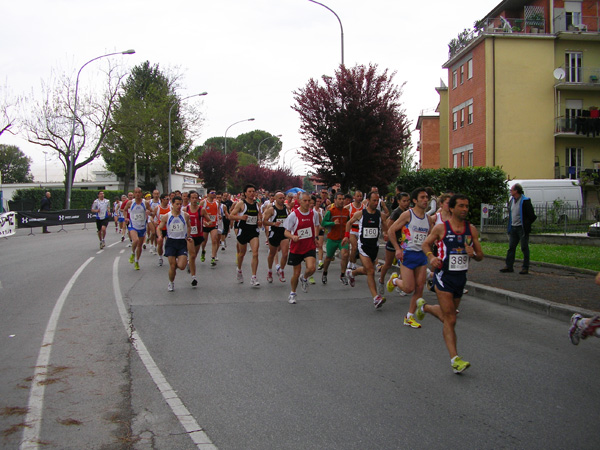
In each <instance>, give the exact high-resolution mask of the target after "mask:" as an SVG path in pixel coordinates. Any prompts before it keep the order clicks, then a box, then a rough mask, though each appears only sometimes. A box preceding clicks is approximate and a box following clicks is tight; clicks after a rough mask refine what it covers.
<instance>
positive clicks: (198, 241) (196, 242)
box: [192, 236, 204, 247]
mask: <svg viewBox="0 0 600 450" xmlns="http://www.w3.org/2000/svg"><path fill="white" fill-rule="evenodd" d="M192 239H193V240H194V247H198V246H199V245H200V244H202V243H203V242H204V236H192Z"/></svg>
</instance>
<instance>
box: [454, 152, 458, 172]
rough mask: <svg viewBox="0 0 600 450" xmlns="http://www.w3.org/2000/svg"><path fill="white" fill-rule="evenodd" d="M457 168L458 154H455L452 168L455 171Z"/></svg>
mask: <svg viewBox="0 0 600 450" xmlns="http://www.w3.org/2000/svg"><path fill="white" fill-rule="evenodd" d="M457 167H458V154H457V153H455V154H454V168H455V169H456V168H457Z"/></svg>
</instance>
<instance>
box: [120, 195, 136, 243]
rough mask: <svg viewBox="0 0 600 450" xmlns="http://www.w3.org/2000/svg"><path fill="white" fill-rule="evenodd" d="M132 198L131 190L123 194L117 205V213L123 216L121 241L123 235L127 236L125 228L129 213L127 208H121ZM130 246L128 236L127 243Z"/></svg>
mask: <svg viewBox="0 0 600 450" xmlns="http://www.w3.org/2000/svg"><path fill="white" fill-rule="evenodd" d="M131 200H133V192H128V193H127V195H126V196H125V195H123V197H122V201H121V205H120V206H119V214H120V215H122V216H123V225H122V227H121V233H122V235H121V242H123V241H124V240H125V236H126V235H127V236H129V230H128V229H127V219H128V218H129V213H128V212H127V210H125V209H123V208H124V207H125V205H126V204H127V202H128V201H131ZM128 247H131V238H129V245H128Z"/></svg>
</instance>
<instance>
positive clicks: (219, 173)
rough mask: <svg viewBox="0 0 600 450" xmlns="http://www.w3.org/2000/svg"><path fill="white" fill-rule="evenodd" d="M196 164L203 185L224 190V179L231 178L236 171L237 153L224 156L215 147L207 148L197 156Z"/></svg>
mask: <svg viewBox="0 0 600 450" xmlns="http://www.w3.org/2000/svg"><path fill="white" fill-rule="evenodd" d="M198 165H199V167H200V171H199V175H200V177H201V178H202V179H203V183H204V186H206V187H208V188H215V189H218V190H224V189H225V187H226V186H225V182H226V180H227V179H228V178H229V179H231V178H233V177H234V175H235V173H236V170H237V153H235V152H232V153H229V154H228V155H227V156H226V155H225V154H223V153H222V152H220V151H219V150H218V149H216V148H208V149H206V150H205V151H203V152H202V154H201V155H200V157H199V158H198Z"/></svg>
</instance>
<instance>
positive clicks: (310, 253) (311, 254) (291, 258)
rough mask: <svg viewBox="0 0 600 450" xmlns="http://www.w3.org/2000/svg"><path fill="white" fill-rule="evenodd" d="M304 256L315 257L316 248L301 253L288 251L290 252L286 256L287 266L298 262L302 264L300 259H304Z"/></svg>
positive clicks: (295, 264)
mask: <svg viewBox="0 0 600 450" xmlns="http://www.w3.org/2000/svg"><path fill="white" fill-rule="evenodd" d="M306 258H315V259H316V258H317V252H316V250H310V251H308V252H306V253H304V254H303V255H300V254H298V253H292V252H290V254H289V256H288V266H297V265H298V264H302V261H304V260H305V259H306Z"/></svg>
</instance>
